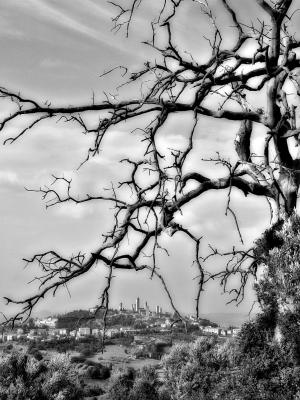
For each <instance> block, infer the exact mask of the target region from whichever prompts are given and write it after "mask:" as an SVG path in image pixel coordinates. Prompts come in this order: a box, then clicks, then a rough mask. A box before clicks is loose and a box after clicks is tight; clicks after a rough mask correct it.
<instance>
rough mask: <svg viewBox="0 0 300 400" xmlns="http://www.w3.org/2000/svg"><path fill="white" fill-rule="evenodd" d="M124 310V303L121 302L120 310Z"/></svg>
mask: <svg viewBox="0 0 300 400" xmlns="http://www.w3.org/2000/svg"><path fill="white" fill-rule="evenodd" d="M123 310H124V308H123V303H120V305H119V311H123Z"/></svg>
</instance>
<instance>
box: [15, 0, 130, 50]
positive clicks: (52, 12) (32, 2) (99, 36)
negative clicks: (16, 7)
mask: <svg viewBox="0 0 300 400" xmlns="http://www.w3.org/2000/svg"><path fill="white" fill-rule="evenodd" d="M22 6H23V7H30V10H31V12H32V10H34V11H35V12H38V13H39V17H41V18H43V19H45V20H47V21H48V22H50V23H52V24H55V25H57V26H58V27H59V28H63V29H65V30H69V31H71V32H73V33H77V34H79V35H82V36H85V37H87V38H89V39H93V40H96V41H98V42H101V43H103V44H105V45H108V43H109V46H110V47H115V48H117V49H118V50H121V51H125V52H128V50H127V49H126V48H125V47H124V45H123V44H122V42H121V41H112V40H110V39H111V35H110V36H109V34H108V33H107V34H105V33H103V30H99V29H94V28H92V27H91V25H92V24H91V18H89V19H87V21H89V23H84V22H82V21H80V19H81V20H82V13H81V14H80V15H74V14H73V15H71V12H70V11H69V10H68V11H67V10H66V11H64V10H62V8H61V5H60V6H58V7H56V6H54V5H53V3H49V2H48V1H47V0H27V2H24V3H23V4H22ZM84 10H85V11H88V8H87V7H85V9H84ZM90 14H91V13H90ZM98 14H99V15H100V13H98ZM104 14H106V13H104ZM92 15H93V16H95V12H93V14H92ZM99 15H97V17H99ZM100 17H101V15H100ZM98 22H99V20H98ZM95 26H96V24H95Z"/></svg>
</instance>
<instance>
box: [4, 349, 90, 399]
mask: <svg viewBox="0 0 300 400" xmlns="http://www.w3.org/2000/svg"><path fill="white" fill-rule="evenodd" d="M0 399H1V400H2V399H3V400H9V399H13V400H24V399H30V400H54V399H60V400H80V399H83V392H82V387H81V385H80V382H79V381H78V378H77V373H76V371H75V370H74V369H73V368H72V366H71V364H70V362H69V360H68V358H67V357H62V356H60V357H55V358H53V359H51V360H50V361H49V362H47V363H45V362H44V361H38V360H36V359H35V358H33V357H31V356H30V355H28V354H26V353H23V352H19V353H16V352H13V353H12V354H10V355H8V356H6V357H3V358H2V359H1V360H0Z"/></svg>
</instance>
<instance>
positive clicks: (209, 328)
mask: <svg viewBox="0 0 300 400" xmlns="http://www.w3.org/2000/svg"><path fill="white" fill-rule="evenodd" d="M220 331H221V329H220V328H219V327H216V328H215V327H213V326H205V327H204V328H203V329H202V332H205V333H207V334H209V335H219V333H220Z"/></svg>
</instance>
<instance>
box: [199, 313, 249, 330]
mask: <svg viewBox="0 0 300 400" xmlns="http://www.w3.org/2000/svg"><path fill="white" fill-rule="evenodd" d="M255 315H256V314H255V313H251V314H250V315H249V314H247V313H208V314H200V318H206V319H209V320H210V321H212V322H215V323H216V324H218V325H219V326H222V327H224V328H226V327H227V328H228V327H229V326H236V327H238V328H239V327H241V326H242V325H243V323H245V322H247V321H250V320H251V319H253V318H254V317H255Z"/></svg>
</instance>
